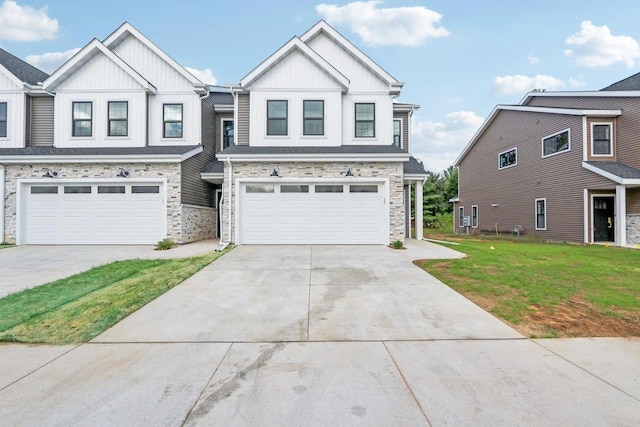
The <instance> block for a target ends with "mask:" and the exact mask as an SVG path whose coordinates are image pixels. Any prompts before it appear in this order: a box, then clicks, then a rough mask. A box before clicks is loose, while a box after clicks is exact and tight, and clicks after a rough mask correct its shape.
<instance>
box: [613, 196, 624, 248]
mask: <svg viewBox="0 0 640 427" xmlns="http://www.w3.org/2000/svg"><path fill="white" fill-rule="evenodd" d="M615 213H616V242H618V245H620V246H627V188H626V187H625V186H624V185H616V210H615Z"/></svg>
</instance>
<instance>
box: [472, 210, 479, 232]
mask: <svg viewBox="0 0 640 427" xmlns="http://www.w3.org/2000/svg"><path fill="white" fill-rule="evenodd" d="M474 209H475V211H476V225H473V211H474ZM478 218H479V215H478V205H471V228H478V223H479V222H480V221H478Z"/></svg>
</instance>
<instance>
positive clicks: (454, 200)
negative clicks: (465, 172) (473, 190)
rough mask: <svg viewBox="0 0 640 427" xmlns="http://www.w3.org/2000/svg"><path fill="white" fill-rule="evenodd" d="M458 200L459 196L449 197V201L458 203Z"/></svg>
mask: <svg viewBox="0 0 640 427" xmlns="http://www.w3.org/2000/svg"><path fill="white" fill-rule="evenodd" d="M459 201H460V197H453V198H451V199H449V203H458V202H459Z"/></svg>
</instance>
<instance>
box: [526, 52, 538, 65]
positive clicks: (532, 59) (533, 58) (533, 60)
mask: <svg viewBox="0 0 640 427" xmlns="http://www.w3.org/2000/svg"><path fill="white" fill-rule="evenodd" d="M527 61H529V64H537V63H538V62H540V58H538V57H537V56H533V54H532V53H530V54H529V56H527Z"/></svg>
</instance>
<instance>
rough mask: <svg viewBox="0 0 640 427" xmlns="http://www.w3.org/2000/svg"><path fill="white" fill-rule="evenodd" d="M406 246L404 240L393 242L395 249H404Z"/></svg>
mask: <svg viewBox="0 0 640 427" xmlns="http://www.w3.org/2000/svg"><path fill="white" fill-rule="evenodd" d="M403 247H404V244H402V240H396V241H395V242H393V249H402V248H403Z"/></svg>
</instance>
